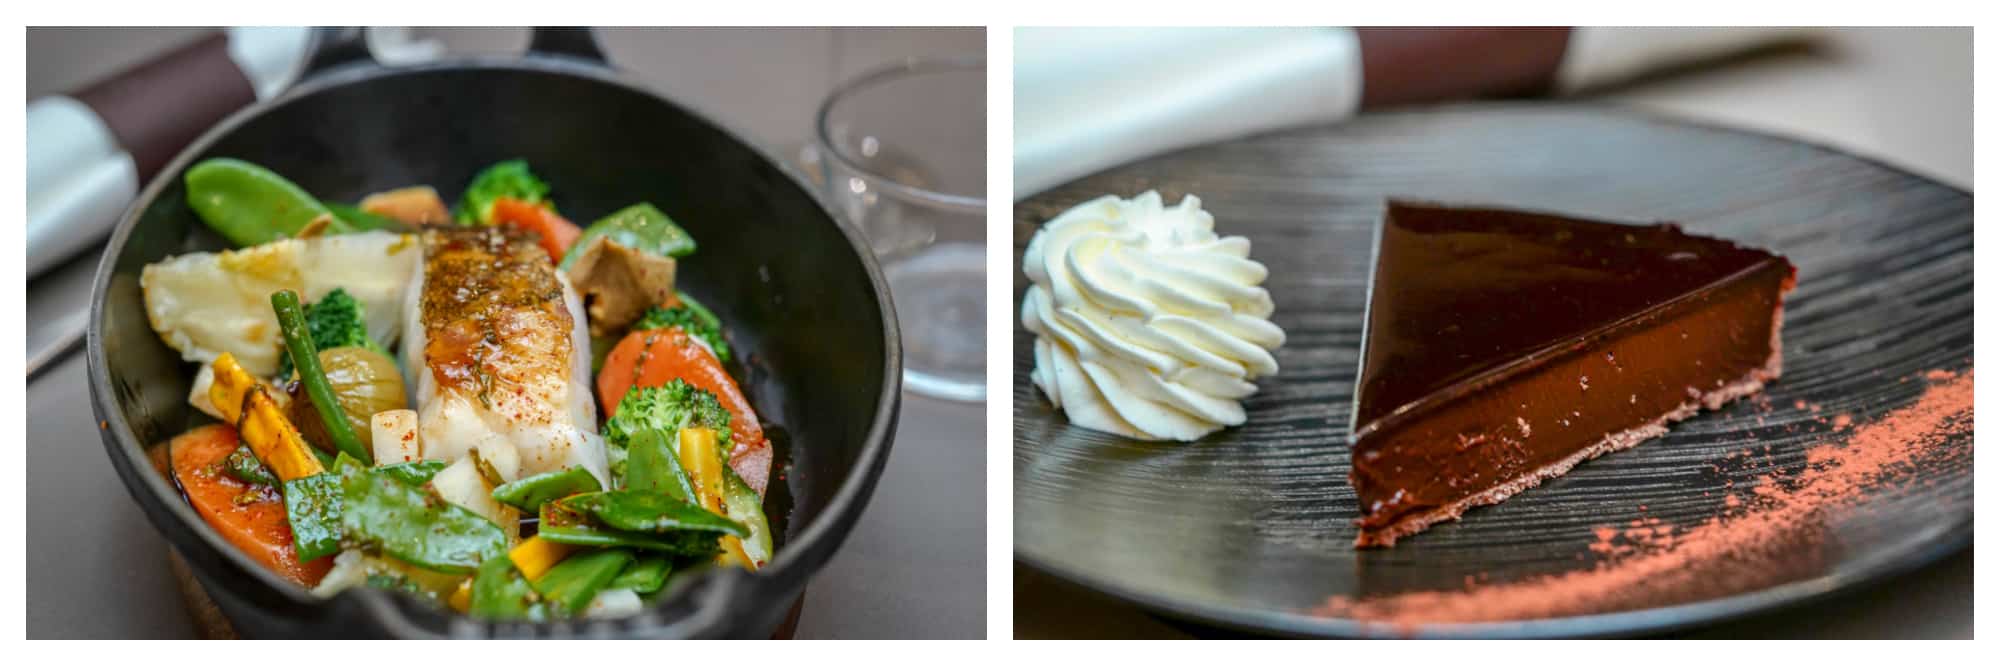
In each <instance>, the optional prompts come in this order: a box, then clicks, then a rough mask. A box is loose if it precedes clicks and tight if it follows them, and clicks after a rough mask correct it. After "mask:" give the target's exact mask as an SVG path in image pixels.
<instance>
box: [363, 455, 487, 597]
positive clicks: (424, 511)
mask: <svg viewBox="0 0 2000 666" xmlns="http://www.w3.org/2000/svg"><path fill="white" fill-rule="evenodd" d="M339 472H340V478H341V486H342V489H343V491H344V493H343V500H342V507H341V516H340V517H341V527H342V528H343V531H344V532H345V534H346V535H347V537H348V538H349V539H350V540H352V541H353V542H356V543H357V544H358V545H361V546H365V547H372V548H373V549H375V550H379V551H381V552H382V553H384V554H386V555H389V556H391V557H394V558H396V559H399V560H402V561H404V562H408V563H410V564H412V565H416V566H418V567H422V568H425V569H429V570H432V571H440V572H444V573H458V574H462V573H471V572H472V571H473V570H474V568H475V567H478V566H479V564H480V563H481V562H484V561H486V560H489V559H492V558H495V557H500V558H504V557H506V554H507V535H506V533H505V532H503V531H502V530H501V529H500V526H499V525H495V524H493V522H492V521H489V520H487V519H486V518H484V517H481V516H480V515H479V514H477V513H473V512H472V511H471V510H470V509H466V508H465V507H461V506H459V505H457V504H452V503H450V502H444V501H438V500H436V499H435V498H433V497H431V496H430V495H429V494H427V493H425V492H424V491H423V490H421V489H418V488H417V487H415V486H411V485H408V484H405V483H403V482H402V481H400V480H397V479H396V478H395V477H394V476H392V475H389V474H374V473H371V472H370V471H368V470H367V469H366V468H364V467H362V466H361V465H360V464H359V463H356V462H354V461H353V460H352V459H343V460H342V461H341V464H340V465H339Z"/></svg>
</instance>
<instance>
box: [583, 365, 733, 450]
mask: <svg viewBox="0 0 2000 666" xmlns="http://www.w3.org/2000/svg"><path fill="white" fill-rule="evenodd" d="M690 427H706V428H710V429H713V430H715V439H716V442H717V443H719V444H720V445H721V446H722V450H723V451H728V450H729V410H727V409H724V408H723V407H722V402H721V401H719V400H716V399H715V394H713V393H709V392H708V391H705V390H702V389H699V388H696V387H695V386H694V385H692V384H689V383H687V382H685V381H682V380H679V379H676V380H673V381H671V382H667V385H665V386H660V387H656V388H633V389H632V390H631V391H629V392H627V393H626V394H625V397H624V398H623V399H621V400H619V401H618V414H617V415H615V416H612V417H611V419H610V420H608V421H605V423H604V439H605V441H608V442H610V443H611V444H612V445H613V446H616V447H619V448H624V447H625V444H626V442H628V441H631V439H632V436H633V435H636V434H638V433H639V432H640V431H643V430H659V431H662V432H668V433H677V432H680V431H681V429H682V428H690Z"/></svg>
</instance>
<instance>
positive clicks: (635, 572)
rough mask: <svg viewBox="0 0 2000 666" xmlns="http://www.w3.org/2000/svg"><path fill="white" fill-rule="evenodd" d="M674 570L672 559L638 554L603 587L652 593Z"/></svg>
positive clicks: (665, 581)
mask: <svg viewBox="0 0 2000 666" xmlns="http://www.w3.org/2000/svg"><path fill="white" fill-rule="evenodd" d="M673 571H674V564H673V561H671V560H668V559H667V557H666V556H665V555H639V556H638V559H636V560H634V561H633V562H632V566H628V567H625V570H624V571H620V572H618V577H617V578H613V579H611V584H610V585H606V586H604V587H605V589H614V590H615V589H620V588H623V589H629V590H631V591H633V592H637V593H639V594H652V593H654V592H658V591H660V588H662V587H665V586H666V584H667V574H671V573H673Z"/></svg>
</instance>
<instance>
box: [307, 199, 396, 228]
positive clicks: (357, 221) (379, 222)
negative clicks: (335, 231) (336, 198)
mask: <svg viewBox="0 0 2000 666" xmlns="http://www.w3.org/2000/svg"><path fill="white" fill-rule="evenodd" d="M325 205H326V210H327V212H330V213H333V217H334V219H336V220H339V221H341V222H345V223H347V226H348V227H350V228H352V229H354V230H355V231H374V230H376V229H387V230H390V231H401V232H407V231H411V227H410V225H407V224H404V223H402V222H398V221H396V220H392V219H389V218H387V217H384V216H381V215H376V214H374V213H370V212H368V211H365V210H361V209H360V208H357V207H354V206H350V205H347V204H344V203H335V202H332V201H328V202H326V203H325Z"/></svg>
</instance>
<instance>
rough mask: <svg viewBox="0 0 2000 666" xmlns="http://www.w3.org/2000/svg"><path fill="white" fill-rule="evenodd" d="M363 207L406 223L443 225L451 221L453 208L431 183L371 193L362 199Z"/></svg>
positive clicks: (368, 210) (366, 210) (370, 211)
mask: <svg viewBox="0 0 2000 666" xmlns="http://www.w3.org/2000/svg"><path fill="white" fill-rule="evenodd" d="M361 210H363V211H365V212H369V213H374V214H376V215H380V216H382V217H386V218H389V219H392V220H395V221H397V222H402V223H404V224H444V223H446V222H450V221H451V211H450V210H449V209H447V208H445V205H444V199H442V198H439V197H438V193H437V190H434V189H431V187H430V186H429V185H415V186H411V187H399V188H396V189H393V190H389V191H387V192H376V193H374V194H370V195H368V197H367V198H365V199H362V200H361Z"/></svg>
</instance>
